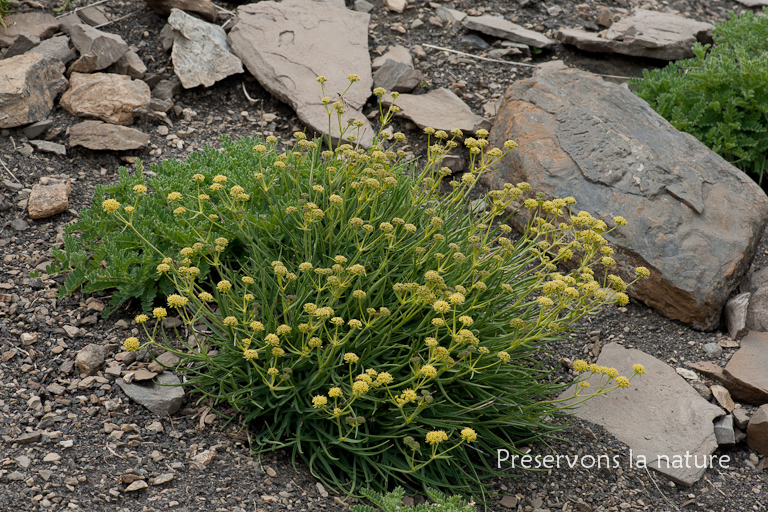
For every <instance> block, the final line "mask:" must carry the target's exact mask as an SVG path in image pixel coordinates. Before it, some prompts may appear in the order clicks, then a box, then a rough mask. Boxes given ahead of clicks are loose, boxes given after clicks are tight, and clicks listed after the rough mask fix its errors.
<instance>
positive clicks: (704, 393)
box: [689, 380, 712, 402]
mask: <svg viewBox="0 0 768 512" xmlns="http://www.w3.org/2000/svg"><path fill="white" fill-rule="evenodd" d="M689 384H690V385H691V387H692V388H693V389H695V390H696V392H697V393H698V394H699V396H701V398H703V399H704V400H706V401H707V402H709V401H710V400H712V390H711V389H709V386H707V385H706V384H704V383H703V382H701V381H700V380H695V381H693V382H689Z"/></svg>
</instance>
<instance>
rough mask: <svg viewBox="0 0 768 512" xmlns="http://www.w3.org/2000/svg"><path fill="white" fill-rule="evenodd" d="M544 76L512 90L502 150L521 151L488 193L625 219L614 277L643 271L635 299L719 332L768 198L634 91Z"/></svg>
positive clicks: (491, 181) (493, 178)
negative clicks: (512, 190) (505, 189)
mask: <svg viewBox="0 0 768 512" xmlns="http://www.w3.org/2000/svg"><path fill="white" fill-rule="evenodd" d="M539 71H540V73H539V74H538V75H537V76H534V77H533V78H530V79H527V80H520V81H518V82H515V83H514V84H513V85H512V86H511V87H510V88H509V89H508V90H507V91H506V93H505V96H504V100H503V103H502V105H501V108H500V110H499V113H498V116H497V118H496V122H495V124H494V127H493V131H492V133H491V136H490V141H491V145H492V147H501V146H502V145H503V143H504V141H506V140H509V139H512V140H515V141H516V142H517V143H518V144H519V145H520V147H519V149H518V150H516V151H513V152H511V153H510V154H508V155H507V156H506V157H505V158H504V159H503V160H502V161H501V162H500V163H499V164H498V166H497V167H498V170H499V172H494V173H489V174H486V175H485V176H484V178H483V181H484V182H485V184H486V185H487V186H488V187H490V188H494V189H498V188H501V187H502V186H503V183H504V182H512V183H515V182H519V181H527V182H529V183H530V184H531V186H532V187H533V190H535V191H537V192H541V193H544V194H545V195H546V196H548V197H566V196H572V197H574V198H575V199H576V201H577V203H578V207H579V208H580V209H584V210H587V211H589V212H591V213H592V214H593V215H594V216H596V218H598V219H600V220H602V221H604V222H606V224H607V225H609V226H614V225H615V223H614V221H613V216H615V215H618V216H623V217H624V218H626V219H627V220H628V222H629V225H628V226H624V227H621V228H619V229H617V230H616V231H613V232H611V233H609V234H607V235H606V238H607V239H608V241H609V242H610V243H611V244H613V245H614V248H615V249H616V255H615V257H614V259H615V260H616V261H617V263H618V265H617V267H614V268H612V269H611V270H612V271H614V273H615V274H618V275H620V276H621V277H623V278H624V279H625V280H627V281H630V280H634V278H635V272H634V269H635V268H636V267H638V266H644V267H647V268H649V269H650V271H651V276H650V277H649V278H647V279H641V280H639V281H638V282H637V283H636V284H635V285H633V286H632V288H630V290H629V293H630V295H631V296H633V297H635V298H637V299H639V300H641V301H643V302H644V303H645V304H646V305H648V306H650V307H652V308H654V309H656V310H657V311H659V312H660V313H662V314H664V315H665V316H668V317H670V318H673V319H675V320H679V321H681V322H684V323H686V324H690V325H691V326H692V327H694V328H696V329H713V328H715V327H717V326H718V325H719V319H720V312H721V310H722V307H723V305H724V304H725V302H726V300H727V299H728V296H729V295H730V293H731V291H732V290H733V288H734V287H735V286H736V284H737V283H738V281H739V279H740V278H741V275H742V274H743V272H744V271H745V270H746V269H747V267H748V265H749V262H750V261H751V259H752V257H753V255H754V253H755V249H756V245H757V241H758V240H759V239H760V235H761V234H762V232H763V229H764V227H765V224H766V221H768V198H767V197H766V196H765V193H763V191H762V190H761V189H760V187H759V186H757V184H756V183H755V182H754V181H752V180H751V179H750V178H749V177H747V176H746V175H745V174H744V173H743V172H741V171H739V170H738V169H736V168H735V167H733V166H732V165H730V164H729V163H728V162H726V161H725V160H723V159H722V158H721V157H720V156H718V155H717V154H715V153H714V152H712V151H711V150H710V149H708V148H707V147H706V146H704V145H703V144H701V143H700V142H699V141H698V140H696V139H695V138H694V137H692V136H691V135H689V134H687V133H682V132H679V131H677V130H676V129H675V128H674V127H672V125H670V124H669V123H668V122H667V121H666V120H665V119H663V118H662V117H661V116H659V115H658V114H657V113H656V112H654V111H653V109H651V108H650V107H649V106H648V104H647V103H645V102H644V101H643V100H641V99H640V98H638V97H637V96H635V95H634V94H632V93H631V92H630V91H629V90H628V89H626V88H624V87H621V86H619V85H617V84H613V83H610V82H606V81H603V80H601V79H600V78H598V77H596V76H594V75H592V74H590V73H587V72H582V71H575V70H570V69H566V70H562V71H558V70H555V71H552V70H551V69H548V68H547V67H545V66H541V69H540V70H539ZM401 97H402V96H401ZM585 120H588V121H585ZM734 197H739V198H741V199H740V200H739V201H738V202H735V203H734V201H733V200H732V198H734ZM523 217H524V214H523V215H516V216H514V217H513V223H515V224H516V225H517V226H518V227H519V226H520V224H521V223H523V222H524V218H523ZM614 269H615V270H614Z"/></svg>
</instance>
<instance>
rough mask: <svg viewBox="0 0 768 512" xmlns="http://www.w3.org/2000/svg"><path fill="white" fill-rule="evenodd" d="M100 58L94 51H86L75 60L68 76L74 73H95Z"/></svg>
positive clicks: (68, 71)
mask: <svg viewBox="0 0 768 512" xmlns="http://www.w3.org/2000/svg"><path fill="white" fill-rule="evenodd" d="M98 63H99V58H98V57H97V56H96V54H95V53H93V52H88V53H84V54H83V55H81V56H80V57H79V58H78V59H77V60H76V61H75V62H73V63H72V64H71V65H70V66H69V69H68V70H67V76H72V73H93V72H94V71H96V66H98Z"/></svg>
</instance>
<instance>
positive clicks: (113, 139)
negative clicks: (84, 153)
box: [69, 121, 149, 151]
mask: <svg viewBox="0 0 768 512" xmlns="http://www.w3.org/2000/svg"><path fill="white" fill-rule="evenodd" d="M148 144H149V135H147V134H145V133H143V132H140V131H139V130H136V129H135V128H129V127H127V126H116V125H113V124H108V123H104V122H101V121H85V122H82V123H79V124H76V125H74V126H72V127H71V128H70V129H69V145H70V146H83V147H85V148H88V149H95V150H111V151H129V150H132V149H141V148H143V147H146V146H147V145H148Z"/></svg>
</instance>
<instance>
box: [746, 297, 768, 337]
mask: <svg viewBox="0 0 768 512" xmlns="http://www.w3.org/2000/svg"><path fill="white" fill-rule="evenodd" d="M744 325H745V327H746V329H747V330H748V331H760V332H766V331H768V286H765V287H763V288H758V289H757V290H755V291H754V292H752V294H751V295H750V297H749V305H748V306H747V318H746V321H745V322H744Z"/></svg>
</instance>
